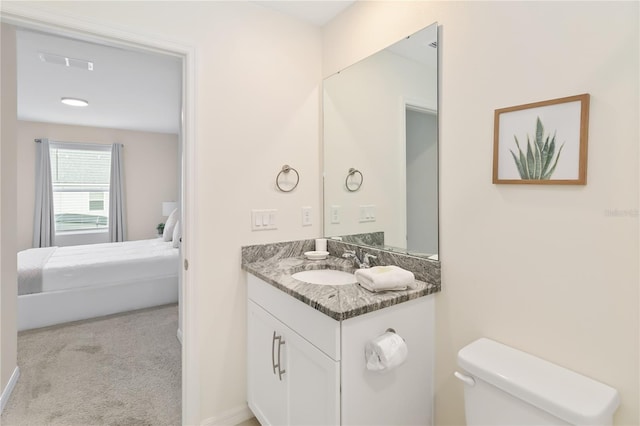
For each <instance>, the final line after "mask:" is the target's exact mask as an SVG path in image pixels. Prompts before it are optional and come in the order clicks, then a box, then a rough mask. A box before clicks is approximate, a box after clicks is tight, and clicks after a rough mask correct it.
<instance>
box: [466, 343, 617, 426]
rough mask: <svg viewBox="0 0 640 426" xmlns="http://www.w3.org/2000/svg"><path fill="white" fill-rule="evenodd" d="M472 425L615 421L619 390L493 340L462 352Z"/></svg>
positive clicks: (592, 423) (468, 416)
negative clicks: (614, 414) (614, 415)
mask: <svg viewBox="0 0 640 426" xmlns="http://www.w3.org/2000/svg"><path fill="white" fill-rule="evenodd" d="M458 365H459V366H460V367H461V368H463V369H464V370H465V371H466V373H467V374H460V373H456V376H457V377H458V378H460V379H461V380H463V381H464V382H465V387H464V398H465V415H466V418H467V425H505V426H507V425H508V426H516V425H536V426H543V425H598V426H605V425H611V424H613V413H614V412H615V410H616V409H617V408H618V405H619V404H620V396H619V395H618V391H617V390H616V389H614V388H612V387H610V386H607V385H605V384H603V383H600V382H597V381H595V380H593V379H590V378H589V377H585V376H583V375H580V374H578V373H575V372H573V371H570V370H567V369H566V368H563V367H560V366H558V365H555V364H552V363H550V362H548V361H545V360H543V359H540V358H537V357H535V356H533V355H530V354H527V353H525V352H522V351H519V350H517V349H514V348H511V347H509V346H506V345H503V344H501V343H498V342H494V341H493V340H490V339H487V338H481V339H478V340H476V341H475V342H473V343H471V344H469V345H467V346H465V347H464V348H462V349H461V350H460V351H459V352H458Z"/></svg>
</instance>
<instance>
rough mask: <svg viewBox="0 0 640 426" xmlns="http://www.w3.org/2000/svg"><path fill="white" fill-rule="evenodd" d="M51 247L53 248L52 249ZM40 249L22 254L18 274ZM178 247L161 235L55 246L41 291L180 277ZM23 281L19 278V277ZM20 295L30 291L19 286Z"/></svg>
mask: <svg viewBox="0 0 640 426" xmlns="http://www.w3.org/2000/svg"><path fill="white" fill-rule="evenodd" d="M49 249H51V248H49ZM38 250H44V249H29V250H25V251H23V252H20V253H19V256H18V274H19V275H20V274H21V270H22V271H23V272H24V268H23V267H22V266H21V263H25V264H26V263H27V262H26V261H25V259H30V258H33V257H41V258H42V257H43V256H39V254H38V252H36V251H38ZM178 268H179V254H178V249H177V248H173V246H172V243H171V242H170V241H169V242H165V241H162V239H161V238H154V239H151V240H139V241H125V242H120V243H104V244H90V245H81V246H69V247H55V250H53V252H52V253H51V254H50V256H48V258H47V259H46V261H45V263H44V266H43V268H42V277H41V279H42V291H43V292H47V291H58V290H69V289H73V288H79V287H87V286H99V285H107V284H117V283H119V282H124V281H131V280H135V279H150V278H159V277H167V276H176V277H177V276H178V271H179V269H178ZM19 281H20V280H19ZM29 292H32V291H29ZM19 294H27V293H26V292H25V291H23V289H22V288H19Z"/></svg>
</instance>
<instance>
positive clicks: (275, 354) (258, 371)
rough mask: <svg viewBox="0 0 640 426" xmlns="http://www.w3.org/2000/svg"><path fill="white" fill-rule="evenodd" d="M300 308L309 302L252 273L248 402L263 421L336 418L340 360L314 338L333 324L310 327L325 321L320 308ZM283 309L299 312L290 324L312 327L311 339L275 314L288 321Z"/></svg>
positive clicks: (335, 420)
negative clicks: (304, 336) (329, 353)
mask: <svg viewBox="0 0 640 426" xmlns="http://www.w3.org/2000/svg"><path fill="white" fill-rule="evenodd" d="M278 293H280V294H278ZM283 296H284V297H283ZM254 299H255V300H254ZM296 304H297V305H300V306H295V305H296ZM265 305H266V306H265ZM291 305H293V308H292V306H291ZM296 308H298V309H296ZM299 308H309V307H307V306H305V305H303V304H302V303H300V302H298V301H297V300H295V299H293V298H292V297H290V296H288V295H286V294H285V293H282V292H280V291H279V290H277V289H275V288H273V287H271V286H269V284H266V283H264V282H260V281H259V280H258V279H257V278H255V277H252V278H250V287H249V302H248V342H247V349H248V354H247V362H248V402H249V407H250V408H251V411H252V412H253V413H254V415H255V416H256V418H257V419H258V421H260V423H261V424H263V425H323V426H324V425H337V424H340V399H339V397H340V361H339V360H334V359H332V358H331V357H330V356H329V355H327V354H326V353H324V352H323V351H322V350H320V349H319V348H318V347H316V346H314V344H313V339H314V337H316V335H319V336H320V337H319V338H320V339H322V335H324V336H326V335H327V332H329V333H331V332H332V330H331V328H332V327H331V325H332V324H330V323H328V325H329V328H325V329H324V331H325V332H324V333H322V332H320V333H316V332H314V331H313V329H316V328H317V327H319V328H322V326H323V323H324V325H325V326H326V325H327V323H325V322H324V321H322V320H324V318H321V317H317V316H316V315H315V314H320V315H323V314H321V313H319V312H317V311H314V310H313V309H311V308H309V309H310V310H311V311H310V312H306V309H302V310H300V309H299ZM268 309H269V310H271V311H272V312H269V311H268ZM273 311H275V312H273ZM287 311H290V312H295V316H296V317H297V318H296V320H295V323H289V324H291V325H292V326H293V327H295V328H299V327H300V325H302V327H303V328H305V329H308V330H310V336H311V337H310V338H311V340H312V341H309V340H307V338H303V337H302V336H301V335H300V334H298V332H296V331H295V330H294V329H293V328H291V327H290V326H289V324H286V323H285V322H282V321H281V320H280V319H279V318H278V317H276V316H275V315H278V314H284V315H280V317H281V316H284V317H285V318H284V320H285V321H286V320H288V319H290V318H287V317H289V315H288V314H287ZM274 314H275V315H274ZM281 319H282V318H281ZM327 319H328V320H330V321H333V320H331V319H330V318H328V317H327ZM318 320H321V321H318ZM333 322H335V323H336V325H338V324H339V323H337V322H336V321H333ZM296 324H297V325H298V326H297V327H296ZM316 330H318V329H316Z"/></svg>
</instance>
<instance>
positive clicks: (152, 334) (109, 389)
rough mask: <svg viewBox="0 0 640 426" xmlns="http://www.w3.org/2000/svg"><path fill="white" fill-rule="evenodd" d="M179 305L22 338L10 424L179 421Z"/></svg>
mask: <svg viewBox="0 0 640 426" xmlns="http://www.w3.org/2000/svg"><path fill="white" fill-rule="evenodd" d="M177 327H178V307H177V305H169V306H164V307H160V308H150V309H144V310H141V311H135V312H132V313H126V314H119V315H113V316H110V317H104V318H103V319H95V320H88V321H80V322H76V323H71V324H69V325H61V326H54V327H49V328H45V329H39V330H31V331H26V332H22V333H19V335H18V366H19V367H20V379H19V380H18V383H17V385H16V387H15V388H14V390H13V393H12V395H11V398H10V399H9V402H8V404H7V406H6V407H5V409H4V412H3V413H2V418H1V420H2V421H1V423H2V425H3V426H9V425H28V426H39V425H67V426H72V425H73V426H76V425H78V426H79V425H83V426H84V425H119V426H125V425H127V426H128V425H136V426H137V425H150V426H151V425H153V426H160V425H180V423H181V421H180V419H181V404H180V399H181V363H180V350H181V348H180V343H179V342H178V340H177V339H176V330H177Z"/></svg>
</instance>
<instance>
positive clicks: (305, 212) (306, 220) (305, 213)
mask: <svg viewBox="0 0 640 426" xmlns="http://www.w3.org/2000/svg"><path fill="white" fill-rule="evenodd" d="M312 224H313V221H312V220H311V207H303V208H302V226H311V225H312Z"/></svg>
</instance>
